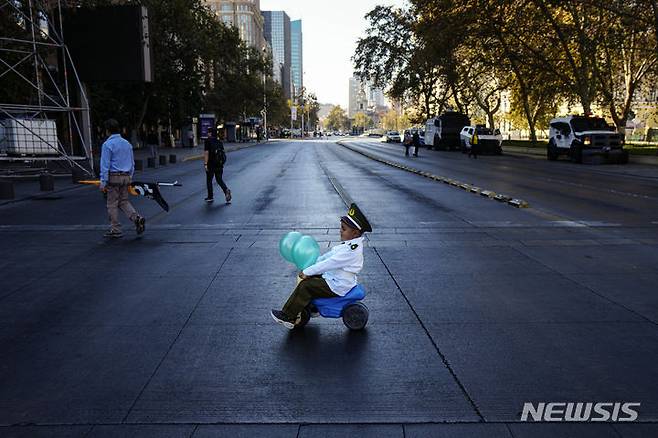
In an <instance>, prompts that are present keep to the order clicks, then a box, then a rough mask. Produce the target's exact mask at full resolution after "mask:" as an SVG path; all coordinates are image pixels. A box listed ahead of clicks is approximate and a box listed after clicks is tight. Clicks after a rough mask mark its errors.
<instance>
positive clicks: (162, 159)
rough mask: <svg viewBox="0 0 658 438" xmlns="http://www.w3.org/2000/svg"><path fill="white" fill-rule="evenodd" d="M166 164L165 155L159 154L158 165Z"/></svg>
mask: <svg viewBox="0 0 658 438" xmlns="http://www.w3.org/2000/svg"><path fill="white" fill-rule="evenodd" d="M166 165H167V156H166V155H160V166H166Z"/></svg>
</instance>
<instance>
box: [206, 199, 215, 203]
mask: <svg viewBox="0 0 658 438" xmlns="http://www.w3.org/2000/svg"><path fill="white" fill-rule="evenodd" d="M204 201H206V202H207V203H208V204H210V203H211V202H213V201H214V199H213V198H206V199H204Z"/></svg>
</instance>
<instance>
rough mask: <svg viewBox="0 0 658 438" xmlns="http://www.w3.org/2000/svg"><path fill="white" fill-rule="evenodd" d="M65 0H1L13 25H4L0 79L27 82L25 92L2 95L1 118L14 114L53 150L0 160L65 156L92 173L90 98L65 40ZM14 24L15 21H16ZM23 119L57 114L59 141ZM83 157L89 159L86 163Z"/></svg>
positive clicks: (22, 84) (0, 32)
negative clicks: (10, 95)
mask: <svg viewBox="0 0 658 438" xmlns="http://www.w3.org/2000/svg"><path fill="white" fill-rule="evenodd" d="M62 3H63V1H62V0H0V14H2V15H5V17H7V18H6V19H7V20H9V22H10V23H11V24H12V26H0V83H4V84H9V83H10V82H9V81H10V79H13V81H14V82H12V83H13V84H16V85H17V86H20V87H23V88H22V89H25V90H26V92H25V93H24V94H23V93H20V94H21V95H20V96H18V97H17V96H14V99H12V100H14V101H12V102H9V101H4V100H6V99H3V98H2V97H7V96H9V94H8V93H4V94H1V95H0V96H2V97H0V119H5V120H13V121H14V124H15V125H19V126H21V127H22V128H23V129H25V130H26V131H27V132H29V133H30V134H31V135H32V136H33V137H35V138H37V139H38V140H39V142H40V143H41V144H42V145H46V146H47V148H48V151H49V152H50V153H51V154H52V155H54V157H53V156H50V157H43V156H38V155H27V156H20V157H12V156H10V155H7V154H4V155H3V156H0V160H14V161H16V160H20V161H40V160H53V159H55V160H65V161H67V162H69V164H70V166H71V168H72V169H75V168H76V167H77V168H79V169H80V170H82V171H84V172H86V173H89V174H91V173H93V166H94V160H93V152H92V147H91V123H90V114H89V101H88V99H87V94H86V92H85V89H84V86H83V84H82V82H81V81H80V78H79V76H78V72H77V71H76V68H75V65H74V63H73V60H72V58H71V54H70V53H69V50H68V49H67V47H66V45H65V44H64V33H63V25H62V22H63V20H62V8H63V7H64V6H67V5H66V4H65V5H62ZM14 25H15V26H14ZM25 120H55V121H56V126H57V136H56V137H57V141H56V142H55V141H53V140H52V139H51V140H49V139H47V138H44V137H42V136H41V134H40V133H39V132H36V131H35V130H33V129H32V128H31V125H30V124H27V123H25V122H24V121H25ZM80 161H81V162H82V163H83V164H84V162H85V161H86V162H88V168H87V167H85V166H84V165H83V164H80Z"/></svg>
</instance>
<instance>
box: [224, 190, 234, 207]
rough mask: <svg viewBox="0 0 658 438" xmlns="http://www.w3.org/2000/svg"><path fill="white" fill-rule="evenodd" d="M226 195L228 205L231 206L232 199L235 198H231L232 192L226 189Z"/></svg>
mask: <svg viewBox="0 0 658 438" xmlns="http://www.w3.org/2000/svg"><path fill="white" fill-rule="evenodd" d="M225 195H226V203H227V204H230V203H231V199H232V198H233V196H231V191H230V190H229V189H226V193H225Z"/></svg>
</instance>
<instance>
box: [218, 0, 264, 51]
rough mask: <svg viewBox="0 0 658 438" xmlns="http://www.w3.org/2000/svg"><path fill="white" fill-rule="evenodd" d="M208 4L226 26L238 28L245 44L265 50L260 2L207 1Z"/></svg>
mask: <svg viewBox="0 0 658 438" xmlns="http://www.w3.org/2000/svg"><path fill="white" fill-rule="evenodd" d="M206 4H207V5H208V7H210V10H211V11H213V12H214V13H215V15H217V17H218V18H219V19H220V20H221V21H222V22H224V24H226V25H229V26H234V27H236V28H237V29H238V31H239V32H240V37H241V38H242V40H243V41H244V42H246V43H247V44H248V45H250V46H251V47H254V48H256V49H258V50H262V49H263V47H264V46H265V39H264V37H263V16H262V15H261V12H260V0H206Z"/></svg>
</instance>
